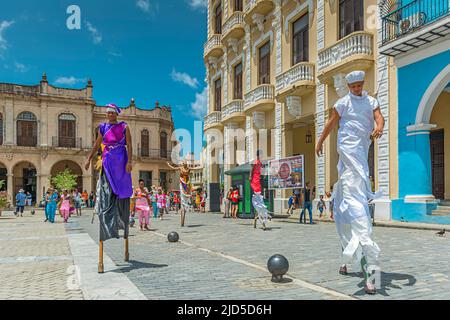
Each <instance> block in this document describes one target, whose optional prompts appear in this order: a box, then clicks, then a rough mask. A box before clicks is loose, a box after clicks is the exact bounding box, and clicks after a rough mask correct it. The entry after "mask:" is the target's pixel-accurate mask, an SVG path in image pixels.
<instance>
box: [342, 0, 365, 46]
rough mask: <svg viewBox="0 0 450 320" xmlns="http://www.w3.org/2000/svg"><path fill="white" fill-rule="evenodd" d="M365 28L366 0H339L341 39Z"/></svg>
mask: <svg viewBox="0 0 450 320" xmlns="http://www.w3.org/2000/svg"><path fill="white" fill-rule="evenodd" d="M362 30H364V0H339V39H342V38H344V37H346V36H348V35H349V34H350V33H352V32H355V31H362Z"/></svg>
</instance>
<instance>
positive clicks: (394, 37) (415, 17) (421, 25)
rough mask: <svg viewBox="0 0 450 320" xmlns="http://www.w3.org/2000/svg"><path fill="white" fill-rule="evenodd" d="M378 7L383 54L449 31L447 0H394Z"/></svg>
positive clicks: (449, 4) (407, 48)
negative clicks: (380, 16)
mask: <svg viewBox="0 0 450 320" xmlns="http://www.w3.org/2000/svg"><path fill="white" fill-rule="evenodd" d="M406 2H408V1H406ZM380 10H381V14H382V18H381V20H382V45H381V47H380V52H381V53H383V54H386V55H390V56H396V55H399V54H402V53H405V52H408V51H410V50H413V49H415V48H418V47H420V46H423V45H426V44H428V43H430V42H433V41H439V39H441V38H442V37H445V36H447V35H449V34H450V1H449V0H413V1H409V2H408V3H405V1H396V2H394V4H393V5H391V6H390V7H389V8H384V7H383V6H381V8H380Z"/></svg>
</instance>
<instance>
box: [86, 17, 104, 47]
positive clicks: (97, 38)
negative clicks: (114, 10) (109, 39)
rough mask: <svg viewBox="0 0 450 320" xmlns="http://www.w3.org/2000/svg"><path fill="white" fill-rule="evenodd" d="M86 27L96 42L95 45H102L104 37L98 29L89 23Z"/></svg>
mask: <svg viewBox="0 0 450 320" xmlns="http://www.w3.org/2000/svg"><path fill="white" fill-rule="evenodd" d="M86 26H87V27H88V30H89V32H90V33H91V35H92V41H93V42H94V44H99V43H101V42H102V40H103V37H102V34H101V33H100V32H99V31H98V30H97V28H95V27H94V26H93V25H92V23H90V22H89V21H87V22H86Z"/></svg>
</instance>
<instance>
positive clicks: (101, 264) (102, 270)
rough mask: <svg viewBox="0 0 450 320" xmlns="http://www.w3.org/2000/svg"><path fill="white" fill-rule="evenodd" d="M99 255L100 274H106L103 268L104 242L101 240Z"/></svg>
mask: <svg viewBox="0 0 450 320" xmlns="http://www.w3.org/2000/svg"><path fill="white" fill-rule="evenodd" d="M98 248H99V253H98V273H104V272H105V269H104V266H103V241H101V240H100V242H99V245H98Z"/></svg>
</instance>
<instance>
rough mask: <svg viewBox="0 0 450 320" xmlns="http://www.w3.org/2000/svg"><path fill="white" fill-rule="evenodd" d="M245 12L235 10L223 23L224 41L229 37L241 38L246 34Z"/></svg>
mask: <svg viewBox="0 0 450 320" xmlns="http://www.w3.org/2000/svg"><path fill="white" fill-rule="evenodd" d="M244 34H245V29H244V13H243V12H241V11H235V12H234V13H233V14H232V15H231V16H230V17H229V18H228V19H227V21H225V23H224V25H223V31H222V41H224V42H226V41H227V40H228V39H240V38H242V37H243V36H244Z"/></svg>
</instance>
